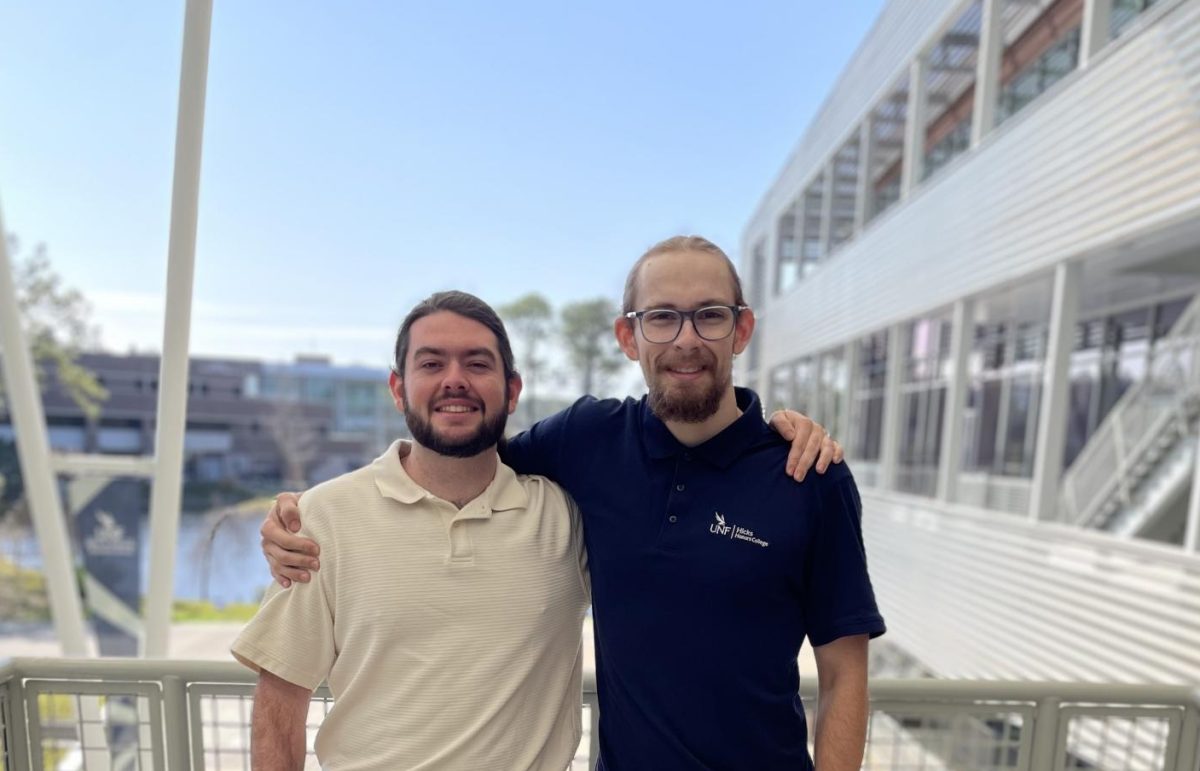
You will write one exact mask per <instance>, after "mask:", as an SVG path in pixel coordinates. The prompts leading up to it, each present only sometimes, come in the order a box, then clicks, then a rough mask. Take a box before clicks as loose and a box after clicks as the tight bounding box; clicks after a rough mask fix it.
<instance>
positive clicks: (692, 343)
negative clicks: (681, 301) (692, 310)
mask: <svg viewBox="0 0 1200 771" xmlns="http://www.w3.org/2000/svg"><path fill="white" fill-rule="evenodd" d="M702 339H703V338H701V337H700V335H699V334H698V333H697V332H696V321H695V319H692V318H685V319H684V320H683V326H681V327H680V328H679V335H678V336H676V338H675V347H677V348H695V347H696V346H698V345H700V344H701V342H700V341H701V340H702Z"/></svg>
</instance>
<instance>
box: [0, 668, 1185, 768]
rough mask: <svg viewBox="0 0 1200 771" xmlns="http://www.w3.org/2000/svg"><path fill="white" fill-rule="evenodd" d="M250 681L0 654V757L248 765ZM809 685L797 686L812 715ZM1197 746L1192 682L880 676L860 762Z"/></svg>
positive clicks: (1149, 761) (1172, 756)
mask: <svg viewBox="0 0 1200 771" xmlns="http://www.w3.org/2000/svg"><path fill="white" fill-rule="evenodd" d="M253 684H254V675H253V674H252V673H251V672H249V671H248V670H246V669H244V668H242V667H240V666H238V665H237V664H233V663H217V662H191V661H162V660H140V659H137V660H129V659H126V660H116V659H107V660H105V659H15V660H11V661H8V662H6V663H3V664H0V731H2V732H3V746H2V748H0V750H2V752H0V769H3V771H17V770H18V769H19V770H20V771H24V769H33V771H41V770H42V769H52V768H76V769H91V770H94V769H106V770H107V769H121V768H136V769H167V770H168V771H177V770H182V769H194V770H196V771H198V770H199V769H228V768H237V769H248V768H249V751H250V744H249V732H250V707H251V704H252V699H253V689H254V685H253ZM814 685H815V684H813V683H806V684H805V687H804V688H802V690H801V696H802V697H803V698H804V701H805V705H806V708H807V709H809V711H810V715H811V707H812V705H813V704H814V700H815V691H814ZM329 705H330V699H329V696H328V693H327V692H318V693H317V694H316V695H315V696H314V700H313V706H312V708H311V709H310V712H309V721H308V722H309V733H310V746H311V734H312V733H314V732H315V730H316V728H317V727H318V726H319V724H320V721H321V720H322V719H323V717H324V715H325V713H326V712H327V711H328V708H329ZM583 708H584V709H585V710H586V712H587V713H588V719H587V720H586V721H585V723H584V725H585V729H584V739H583V742H582V744H581V746H580V750H581V753H580V756H578V757H577V760H576V764H575V766H577V767H579V768H589V767H591V766H592V765H593V764H594V763H595V759H596V747H597V721H598V717H599V713H598V711H597V709H596V696H595V687H594V683H593V682H591V681H590V679H589V681H588V682H586V683H585V687H584V699H583ZM813 724H814V723H813V722H812V721H811V719H810V725H813ZM121 731H124V732H125V734H126V735H125V738H124V739H123V740H122V742H123V743H122V744H121V746H120V747H118V746H116V745H117V744H118V742H116V741H114V740H113V737H114V736H115V735H116V734H117V733H119V732H121ZM1198 744H1200V691H1198V690H1196V689H1192V688H1187V687H1178V686H1163V685H1101V684H1080V683H1033V682H1028V683H1009V682H990V681H989V682H979V681H963V680H881V681H876V682H874V683H872V686H871V722H870V726H869V731H868V740H867V750H866V757H865V759H864V761H863V766H862V767H863V769H868V770H871V771H874V770H881V769H918V768H919V769H931V770H932V769H992V770H995V771H1000V770H1001V769H1003V770H1005V771H1008V770H1009V769H1012V770H1013V771H1068V769H1081V768H1089V769H1107V770H1109V771H1116V769H1136V770H1137V771H1143V770H1145V771H1151V770H1153V771H1195V770H1196V768H1197V765H1196V764H1197V761H1198V758H1200V754H1198V753H1200V747H1198ZM314 763H315V759H311V758H310V763H309V766H313V767H315V766H314V765H313V764H314Z"/></svg>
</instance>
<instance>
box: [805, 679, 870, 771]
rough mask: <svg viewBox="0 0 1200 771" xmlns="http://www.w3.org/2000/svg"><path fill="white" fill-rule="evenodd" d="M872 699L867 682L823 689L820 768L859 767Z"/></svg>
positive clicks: (833, 770) (852, 770)
mask: <svg viewBox="0 0 1200 771" xmlns="http://www.w3.org/2000/svg"><path fill="white" fill-rule="evenodd" d="M868 701H869V700H868V697H867V685H866V683H865V682H847V683H844V684H843V683H839V684H838V685H837V686H835V687H831V688H829V689H822V690H821V694H820V698H819V699H818V702H817V725H816V734H815V737H816V738H815V744H816V753H815V755H816V757H815V758H814V761H815V763H816V767H817V771H858V769H859V768H860V767H861V766H862V758H863V747H864V745H865V744H866V741H867V708H868Z"/></svg>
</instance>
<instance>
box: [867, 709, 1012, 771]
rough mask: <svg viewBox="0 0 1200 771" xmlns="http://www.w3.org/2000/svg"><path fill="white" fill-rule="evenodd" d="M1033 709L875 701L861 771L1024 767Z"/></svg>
mask: <svg viewBox="0 0 1200 771" xmlns="http://www.w3.org/2000/svg"><path fill="white" fill-rule="evenodd" d="M1032 710H1033V707H1032V706H1031V705H1024V704H953V703H948V704H940V705H924V704H922V705H886V704H877V705H874V706H873V709H872V711H871V718H870V723H869V724H868V728H867V750H866V754H865V756H864V758H863V766H862V767H863V769H864V771H883V770H884V769H887V770H888V771H939V770H940V769H976V770H977V771H1010V770H1015V769H1023V768H1027V767H1028V766H1027V763H1028V757H1029V751H1030V740H1031V732H1030V731H1028V730H1026V729H1027V727H1028V726H1030V725H1031V715H1032Z"/></svg>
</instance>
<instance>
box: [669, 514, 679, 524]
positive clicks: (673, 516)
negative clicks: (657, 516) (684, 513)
mask: <svg viewBox="0 0 1200 771" xmlns="http://www.w3.org/2000/svg"><path fill="white" fill-rule="evenodd" d="M667 521H668V522H671V523H675V522H678V521H679V517H677V516H675V515H674V514H672V515H671V516H669V517H667Z"/></svg>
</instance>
